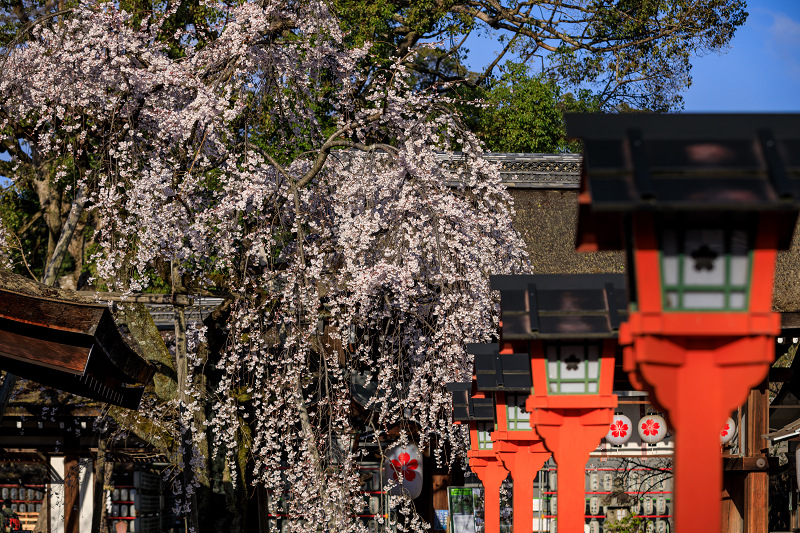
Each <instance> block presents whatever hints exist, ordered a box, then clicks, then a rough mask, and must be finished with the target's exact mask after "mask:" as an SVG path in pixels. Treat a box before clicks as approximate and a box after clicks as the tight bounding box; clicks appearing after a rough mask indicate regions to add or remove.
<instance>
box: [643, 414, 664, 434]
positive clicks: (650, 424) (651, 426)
mask: <svg viewBox="0 0 800 533" xmlns="http://www.w3.org/2000/svg"><path fill="white" fill-rule="evenodd" d="M659 429H661V426H660V425H659V423H658V422H656V421H655V420H653V419H652V418H648V419H647V420H645V421H644V423H643V424H642V433H644V434H645V435H646V436H648V437H654V436H656V435H657V434H658V430H659Z"/></svg>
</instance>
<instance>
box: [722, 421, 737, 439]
mask: <svg viewBox="0 0 800 533" xmlns="http://www.w3.org/2000/svg"><path fill="white" fill-rule="evenodd" d="M734 433H736V423H735V422H734V421H733V418H731V417H728V420H726V421H725V424H723V425H722V429H721V430H720V432H719V443H720V444H728V443H729V442H730V441H731V440H733V434H734Z"/></svg>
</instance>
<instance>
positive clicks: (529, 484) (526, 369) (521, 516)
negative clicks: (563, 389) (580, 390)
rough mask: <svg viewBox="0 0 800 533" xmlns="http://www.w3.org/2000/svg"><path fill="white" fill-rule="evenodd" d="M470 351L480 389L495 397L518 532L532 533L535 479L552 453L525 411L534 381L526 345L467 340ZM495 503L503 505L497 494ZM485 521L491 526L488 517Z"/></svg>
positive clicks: (499, 453)
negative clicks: (511, 480) (471, 342)
mask: <svg viewBox="0 0 800 533" xmlns="http://www.w3.org/2000/svg"><path fill="white" fill-rule="evenodd" d="M518 348H519V349H518ZM467 351H468V352H469V353H471V354H472V355H473V357H474V361H475V384H476V387H477V389H478V392H479V393H481V392H482V393H484V394H491V395H493V396H494V400H495V427H494V431H493V432H492V434H491V438H492V446H493V451H494V454H495V456H496V457H497V458H498V459H499V461H500V462H501V463H502V464H503V466H504V468H505V469H506V470H507V471H508V472H509V473H510V474H511V477H512V479H513V481H514V499H513V501H514V504H513V505H514V531H515V533H529V532H531V531H532V529H531V528H532V524H533V499H534V498H533V496H534V495H533V481H534V479H535V477H536V475H537V474H538V472H539V470H541V468H542V466H544V463H545V462H546V461H547V459H549V458H550V452H549V451H547V449H546V448H545V446H544V443H543V442H542V439H541V437H540V436H539V434H538V433H537V432H536V429H535V428H534V427H533V426H532V425H531V415H530V413H529V412H527V410H526V402H527V399H528V397H529V395H530V394H531V391H532V385H533V382H532V377H531V364H530V355H529V353H528V349H527V345H525V344H524V343H523V344H522V345H521V346H517V347H515V346H512V345H506V346H504V349H503V350H501V349H500V346H499V345H498V344H497V343H492V344H468V345H467ZM470 465H472V459H470ZM496 504H497V506H498V509H499V494H498V500H497V502H496ZM486 505H487V506H488V505H489V500H488V497H487V503H486ZM492 505H495V502H494V501H493V502H492ZM498 512H499V511H498ZM498 516H499V515H498ZM486 524H487V527H489V526H490V524H489V520H488V519H487V520H486ZM491 526H492V527H494V523H492V524H491ZM498 527H499V520H498Z"/></svg>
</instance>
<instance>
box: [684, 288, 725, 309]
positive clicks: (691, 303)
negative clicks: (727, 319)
mask: <svg viewBox="0 0 800 533" xmlns="http://www.w3.org/2000/svg"><path fill="white" fill-rule="evenodd" d="M724 307H725V293H723V292H711V291H697V292H685V293H683V308H684V309H722V308H724Z"/></svg>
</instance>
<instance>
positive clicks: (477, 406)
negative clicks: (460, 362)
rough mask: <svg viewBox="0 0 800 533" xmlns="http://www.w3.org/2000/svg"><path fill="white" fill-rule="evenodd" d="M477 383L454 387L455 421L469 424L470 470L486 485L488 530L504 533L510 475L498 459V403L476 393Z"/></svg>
mask: <svg viewBox="0 0 800 533" xmlns="http://www.w3.org/2000/svg"><path fill="white" fill-rule="evenodd" d="M474 386H475V385H474V382H465V383H450V384H448V386H447V387H448V390H450V391H451V392H452V393H453V420H454V422H455V423H456V424H460V423H468V424H469V435H470V450H469V451H468V452H467V458H468V459H469V467H470V469H471V470H472V471H473V472H474V473H475V475H477V476H478V479H480V480H481V483H482V484H483V494H484V517H483V520H484V528H485V529H484V530H485V532H486V533H500V487H501V486H502V484H503V481H505V479H506V478H507V477H508V471H507V470H506V468H505V467H504V466H503V463H502V462H501V461H500V460H499V459H498V457H497V455H496V453H495V450H494V449H493V448H494V445H493V443H492V439H491V433H492V430H493V429H494V416H495V414H494V400H493V399H492V396H491V394H487V393H485V392H482V391H478V392H474V393H472V391H473V389H474Z"/></svg>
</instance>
